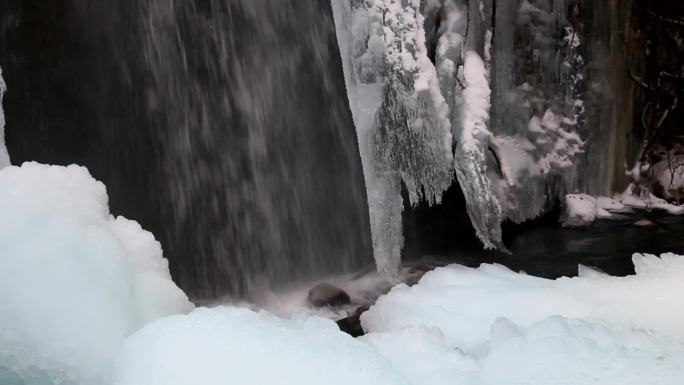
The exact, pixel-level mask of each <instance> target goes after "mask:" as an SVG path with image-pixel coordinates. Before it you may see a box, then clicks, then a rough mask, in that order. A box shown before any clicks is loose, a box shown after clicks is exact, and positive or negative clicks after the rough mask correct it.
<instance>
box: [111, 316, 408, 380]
mask: <svg viewBox="0 0 684 385" xmlns="http://www.w3.org/2000/svg"><path fill="white" fill-rule="evenodd" d="M117 368H118V369H117V377H116V380H115V381H114V384H115V385H189V384H202V385H226V384H245V385H246V384H249V385H276V384H277V385H321V384H325V385H349V384H354V385H409V384H410V383H409V382H408V381H407V380H406V379H404V378H403V377H402V376H401V375H399V374H397V373H396V372H395V371H394V370H393V369H392V366H391V365H390V364H389V362H387V361H386V360H385V359H384V358H382V357H381V356H380V355H379V354H378V353H377V352H376V351H375V350H374V349H372V348H371V347H369V346H368V345H366V344H364V343H362V342H360V341H358V340H356V339H354V338H352V337H350V336H349V335H346V334H343V333H341V332H340V331H339V329H338V328H337V325H335V323H334V322H332V321H330V320H328V319H324V318H319V317H311V318H307V319H300V320H284V319H282V318H277V317H275V316H273V315H271V314H269V313H266V312H260V313H256V312H253V311H251V310H247V309H240V308H234V307H218V308H214V309H207V308H200V309H197V310H195V311H194V312H192V313H190V314H189V315H178V316H171V317H167V318H165V319H163V320H160V321H157V322H154V323H152V324H150V325H148V326H146V327H145V328H143V329H142V330H141V331H139V332H138V333H136V334H135V335H133V336H132V337H131V338H129V339H128V340H127V341H126V343H125V345H124V347H123V349H122V351H121V355H120V357H119V359H118V364H117Z"/></svg>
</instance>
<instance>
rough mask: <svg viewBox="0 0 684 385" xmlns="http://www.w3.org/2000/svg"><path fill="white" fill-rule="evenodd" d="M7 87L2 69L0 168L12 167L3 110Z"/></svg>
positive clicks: (0, 90)
mask: <svg viewBox="0 0 684 385" xmlns="http://www.w3.org/2000/svg"><path fill="white" fill-rule="evenodd" d="M6 90H7V87H6V86H5V81H4V79H3V78H2V68H0V168H3V167H5V166H9V165H10V158H9V153H8V152H7V147H6V146H5V112H4V111H3V109H2V98H3V96H4V94H5V91H6Z"/></svg>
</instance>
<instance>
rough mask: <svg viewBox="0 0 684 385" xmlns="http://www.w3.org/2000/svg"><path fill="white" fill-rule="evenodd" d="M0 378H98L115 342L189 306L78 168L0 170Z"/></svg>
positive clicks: (144, 240) (147, 247)
mask: <svg viewBox="0 0 684 385" xmlns="http://www.w3.org/2000/svg"><path fill="white" fill-rule="evenodd" d="M0 213H1V214H0V383H2V384H3V385H6V384H32V385H33V384H40V385H42V384H57V383H59V384H79V383H80V384H88V385H96V384H100V383H103V382H104V381H105V380H104V378H105V377H107V376H108V375H109V374H110V373H109V371H110V370H111V363H112V361H113V359H114V358H115V356H116V354H117V352H118V349H119V347H120V345H121V343H122V341H123V340H124V339H125V338H126V337H127V336H128V335H130V334H132V333H133V332H135V331H136V330H138V329H139V328H140V327H142V326H143V325H145V324H146V323H148V322H150V321H153V320H155V319H157V318H160V317H163V316H166V315H169V314H174V313H179V312H185V311H189V310H190V309H191V308H192V304H191V303H190V302H189V301H188V299H187V297H186V296H185V294H184V293H183V292H182V291H181V290H180V289H178V287H176V285H175V284H174V283H173V282H172V281H171V277H170V275H169V270H168V264H167V261H166V260H165V259H164V258H163V257H162V249H161V246H160V244H159V243H158V242H157V241H156V240H155V239H154V237H153V236H152V234H150V233H148V232H146V231H144V230H143V229H142V228H141V227H140V226H139V225H138V224H137V223H136V222H133V221H129V220H127V219H124V218H122V217H119V218H114V217H112V216H111V215H110V214H109V210H108V205H107V193H106V190H105V186H104V185H103V184H102V183H100V182H97V181H95V180H94V179H93V178H92V177H91V176H90V174H89V173H88V171H87V170H86V169H85V168H82V167H78V166H69V167H57V166H45V165H40V164H37V163H25V164H24V165H23V166H21V167H13V166H9V167H6V168H4V169H3V170H1V171H0Z"/></svg>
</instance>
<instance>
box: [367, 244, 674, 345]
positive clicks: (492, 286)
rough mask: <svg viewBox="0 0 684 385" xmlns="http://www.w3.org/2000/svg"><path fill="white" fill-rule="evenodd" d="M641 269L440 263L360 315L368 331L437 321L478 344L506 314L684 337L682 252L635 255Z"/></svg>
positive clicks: (523, 320)
mask: <svg viewBox="0 0 684 385" xmlns="http://www.w3.org/2000/svg"><path fill="white" fill-rule="evenodd" d="M632 260H633V262H634V266H635V270H636V272H637V273H636V275H633V276H628V277H612V276H608V275H603V276H602V275H598V274H593V275H586V276H580V277H574V278H566V277H563V278H559V279H556V280H550V279H545V278H538V277H533V276H529V275H526V274H524V273H516V272H514V271H511V270H510V269H508V268H506V267H504V266H501V265H490V264H484V265H482V266H480V267H479V268H477V269H473V268H468V267H464V266H460V265H452V266H448V267H444V268H438V269H436V270H434V271H432V272H430V273H427V274H426V275H425V276H424V277H423V278H422V279H421V280H420V282H419V283H418V284H417V285H415V286H413V287H408V286H406V285H398V286H395V287H394V288H393V289H392V291H390V293H388V294H387V295H385V296H383V297H380V298H379V299H378V301H377V302H376V304H375V305H374V306H373V307H371V309H370V310H369V311H368V312H366V313H364V314H363V316H362V323H363V327H364V330H366V331H368V332H386V331H394V330H400V329H403V328H405V327H410V326H426V327H437V328H439V329H440V330H441V331H442V332H443V333H444V335H445V338H446V339H447V341H448V343H449V345H450V346H454V347H455V346H457V347H460V348H462V349H465V350H466V351H473V349H477V348H478V347H480V346H481V345H482V344H483V343H485V342H486V341H487V339H488V336H489V329H490V326H491V325H492V324H493V323H494V321H495V320H496V319H498V318H501V317H505V318H508V319H509V320H511V321H513V322H515V323H517V324H520V325H522V326H525V327H526V326H529V325H531V324H533V323H535V322H539V321H542V320H544V319H546V318H547V317H550V316H554V315H560V316H564V317H568V318H592V319H600V320H604V321H607V322H614V323H620V324H626V325H630V326H635V327H641V328H646V329H649V330H652V331H655V332H658V333H660V334H663V335H665V336H672V337H676V338H682V337H684V297H682V296H677V295H668V293H677V292H681V291H682V290H684V280H682V277H684V257H682V256H678V255H675V254H663V255H661V256H660V257H656V256H653V255H642V254H634V256H633V258H632Z"/></svg>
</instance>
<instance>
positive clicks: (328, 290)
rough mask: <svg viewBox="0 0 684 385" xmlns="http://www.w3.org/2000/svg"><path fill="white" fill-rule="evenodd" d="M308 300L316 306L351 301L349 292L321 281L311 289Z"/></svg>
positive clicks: (335, 304) (337, 304)
mask: <svg viewBox="0 0 684 385" xmlns="http://www.w3.org/2000/svg"><path fill="white" fill-rule="evenodd" d="M308 300H309V302H310V303H311V304H312V305H313V306H316V307H323V306H341V305H347V304H349V303H350V302H351V299H350V298H349V294H347V292H345V291H344V290H342V289H340V288H339V287H336V286H333V285H331V284H329V283H321V284H319V285H316V287H314V288H313V289H311V290H309V296H308Z"/></svg>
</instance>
